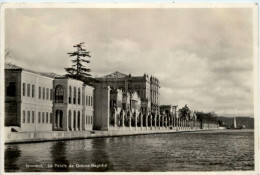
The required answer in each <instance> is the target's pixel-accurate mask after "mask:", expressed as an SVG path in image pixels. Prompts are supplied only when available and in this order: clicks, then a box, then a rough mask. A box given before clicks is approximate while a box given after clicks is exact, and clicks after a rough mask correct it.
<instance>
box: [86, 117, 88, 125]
mask: <svg viewBox="0 0 260 175" xmlns="http://www.w3.org/2000/svg"><path fill="white" fill-rule="evenodd" d="M86 124H88V116H87V115H86Z"/></svg>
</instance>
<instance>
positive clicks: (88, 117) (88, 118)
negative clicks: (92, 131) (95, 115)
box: [88, 116, 90, 124]
mask: <svg viewBox="0 0 260 175" xmlns="http://www.w3.org/2000/svg"><path fill="white" fill-rule="evenodd" d="M88 124H90V116H88Z"/></svg>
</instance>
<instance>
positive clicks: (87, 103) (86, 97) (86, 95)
mask: <svg viewBox="0 0 260 175" xmlns="http://www.w3.org/2000/svg"><path fill="white" fill-rule="evenodd" d="M86 106H88V96H87V95H86Z"/></svg>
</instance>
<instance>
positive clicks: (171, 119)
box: [171, 115, 173, 129]
mask: <svg viewBox="0 0 260 175" xmlns="http://www.w3.org/2000/svg"><path fill="white" fill-rule="evenodd" d="M171 122H172V129H173V116H172V115H171Z"/></svg>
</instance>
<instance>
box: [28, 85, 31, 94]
mask: <svg viewBox="0 0 260 175" xmlns="http://www.w3.org/2000/svg"><path fill="white" fill-rule="evenodd" d="M30 94H31V93H30V84H27V97H30Z"/></svg>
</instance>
